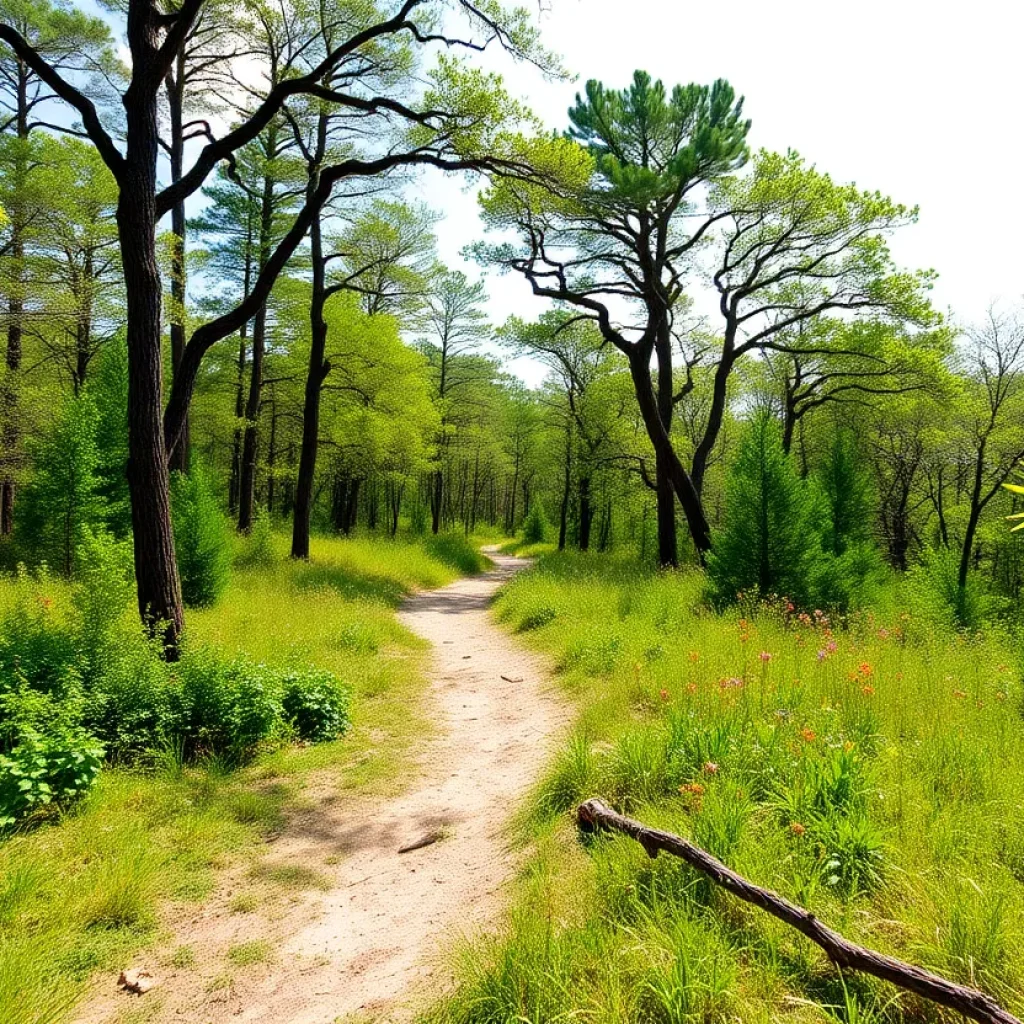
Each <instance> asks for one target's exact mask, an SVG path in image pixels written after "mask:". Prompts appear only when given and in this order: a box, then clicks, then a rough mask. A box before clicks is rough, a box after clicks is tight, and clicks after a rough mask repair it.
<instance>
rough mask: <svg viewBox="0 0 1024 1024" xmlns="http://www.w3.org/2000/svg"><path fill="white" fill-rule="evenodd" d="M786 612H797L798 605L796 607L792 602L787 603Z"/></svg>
mask: <svg viewBox="0 0 1024 1024" xmlns="http://www.w3.org/2000/svg"><path fill="white" fill-rule="evenodd" d="M786 611H787V612H794V611H796V605H794V604H793V602H792V601H787V602H786Z"/></svg>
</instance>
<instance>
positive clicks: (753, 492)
mask: <svg viewBox="0 0 1024 1024" xmlns="http://www.w3.org/2000/svg"><path fill="white" fill-rule="evenodd" d="M726 494H727V498H726V503H725V507H726V516H725V522H724V524H723V527H722V529H721V531H720V532H719V533H718V536H717V537H716V538H715V547H714V553H713V555H712V556H711V557H710V558H709V559H708V576H709V578H710V580H711V584H712V589H713V592H714V596H715V598H716V600H718V601H719V602H721V603H726V602H728V601H732V600H735V598H736V596H737V594H739V593H741V592H743V591H749V590H753V589H756V590H757V591H758V592H760V593H761V594H762V595H768V594H779V595H784V596H787V597H789V598H790V599H791V600H793V601H795V602H797V603H800V604H806V603H807V602H808V601H810V600H812V599H813V594H814V581H815V579H816V577H817V575H818V571H819V569H820V564H821V561H822V550H821V540H820V537H819V534H818V529H817V525H816V521H815V520H816V517H815V503H814V500H813V497H812V495H811V492H810V490H809V488H808V487H807V485H806V484H805V483H804V482H803V481H802V480H801V479H800V478H799V476H798V474H797V472H796V470H795V468H794V467H793V465H792V463H791V462H790V460H789V458H788V457H787V456H786V454H785V452H784V451H783V447H782V430H781V427H780V426H779V424H778V423H777V422H776V420H775V419H774V418H773V417H772V416H771V415H769V414H768V413H759V414H758V415H757V416H756V418H755V419H754V420H753V421H752V422H751V423H750V425H749V426H748V427H747V430H746V432H745V434H744V436H743V439H742V441H741V443H740V448H739V453H738V455H737V458H736V462H735V463H734V464H733V467H732V470H731V472H730V474H729V479H728V482H727V485H726Z"/></svg>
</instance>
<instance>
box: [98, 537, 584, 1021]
mask: <svg viewBox="0 0 1024 1024" xmlns="http://www.w3.org/2000/svg"><path fill="white" fill-rule="evenodd" d="M492 557H493V558H494V561H495V563H496V566H495V568H494V569H493V570H491V571H488V572H486V573H484V574H482V575H480V576H476V577H472V578H468V579H463V580H459V581H457V582H456V583H453V584H451V585H450V586H448V587H444V588H443V589H441V590H436V591H429V592H425V593H420V594H417V595H415V596H413V597H411V598H409V600H408V601H406V603H405V604H404V605H403V607H402V609H401V611H400V613H399V617H400V619H401V621H402V622H403V623H404V624H405V625H406V626H408V627H409V628H410V629H411V630H413V631H414V632H416V633H418V634H419V635H420V636H422V637H424V638H426V639H427V640H429V641H431V643H432V644H433V645H434V660H433V666H432V667H433V677H432V682H431V687H430V691H429V695H428V704H427V707H425V708H424V714H426V715H429V716H430V717H431V718H432V720H434V721H436V722H438V723H439V724H440V726H441V728H440V729H439V730H438V735H437V737H436V738H435V739H434V740H433V741H431V742H430V743H429V744H428V746H427V749H426V750H425V752H424V754H423V756H422V758H421V760H420V766H419V767H420V774H419V776H418V778H417V779H416V780H415V782H414V783H413V784H412V785H411V787H410V789H409V790H408V791H407V792H406V793H405V794H404V795H402V796H400V797H398V798H396V799H392V800H387V801H369V800H367V801H363V802H362V803H358V802H357V805H356V806H353V802H352V801H351V800H350V799H349V798H346V797H344V796H342V797H339V798H337V799H330V798H329V797H328V799H326V800H324V801H322V803H321V805H320V806H318V807H317V810H316V812H315V813H312V814H309V815H303V816H302V817H301V818H300V819H298V820H297V821H296V822H295V823H294V824H293V826H291V827H290V828H289V829H288V830H287V831H286V832H285V834H284V835H283V836H282V837H281V838H280V839H278V840H277V841H276V842H275V843H274V844H273V847H272V852H271V853H270V854H268V859H271V860H272V861H273V862H274V863H275V864H277V863H279V862H280V863H282V864H291V865H304V866H310V867H313V868H315V869H316V870H317V871H318V872H320V873H321V874H323V875H326V876H327V879H328V880H329V882H328V884H329V886H330V888H329V889H326V886H325V889H326V891H322V892H313V893H308V892H307V893H304V894H301V895H298V896H296V897H295V899H294V901H293V903H292V904H290V905H288V906H286V907H285V908H284V909H283V910H281V911H280V912H279V913H278V915H277V917H276V918H275V919H273V920H267V919H265V918H263V917H260V918H259V920H254V917H255V915H251V914H250V915H243V916H241V917H239V915H237V914H231V913H230V912H228V910H227V908H226V905H225V904H224V903H223V901H222V902H221V905H220V906H216V905H212V906H208V907H207V908H205V909H204V911H203V912H202V913H201V914H200V915H199V916H198V917H196V918H193V919H192V920H190V921H189V922H183V923H182V924H181V926H180V927H178V928H176V929H175V930H176V931H177V932H178V937H179V939H180V940H181V941H182V942H187V943H189V944H191V945H193V947H194V948H196V949H197V951H199V950H201V953H200V954H199V958H198V962H197V964H196V965H194V966H192V967H190V968H189V969H187V970H170V971H156V972H155V973H157V974H158V975H159V974H162V975H163V978H162V979H161V983H160V985H159V986H158V987H157V988H155V989H154V990H153V992H151V993H150V994H148V995H146V996H144V997H142V999H137V998H136V997H129V996H119V997H117V998H116V999H111V997H109V996H107V998H106V999H105V1000H103V1002H105V1004H106V1005H105V1006H104V1007H102V1012H101V1004H100V1003H97V1004H94V1007H93V1011H94V1014H95V1015H94V1014H93V1013H90V1014H89V1015H88V1016H85V1017H81V1018H80V1020H81V1021H82V1022H83V1024H96V1022H98V1021H105V1020H107V1019H109V1017H110V1011H113V1012H114V1014H115V1018H114V1019H116V1014H117V1012H118V1010H119V1009H120V1011H121V1012H123V1011H124V1009H125V1008H126V1007H127V1004H128V1003H129V1002H130V1003H131V1004H132V1005H133V1006H138V1007H139V1009H141V1008H142V1005H141V1004H143V1003H145V1002H150V1003H151V1004H152V1005H151V1007H150V1009H151V1011H152V1013H151V1014H147V1015H146V1017H145V1019H146V1020H147V1021H175V1022H178V1024H206V1022H208V1021H217V1022H220V1021H229V1020H231V1021H241V1022H247V1024H250V1022H251V1024H257V1022H258V1024H264V1022H268V1024H269V1022H274V1024H331V1022H334V1021H338V1020H342V1019H344V1018H346V1017H347V1016H349V1015H355V1016H356V1017H357V1018H358V1019H359V1020H368V1021H381V1022H383V1021H401V1020H407V1019H409V1018H410V1017H411V1015H412V1012H413V1011H412V1009H411V1007H412V1006H413V1005H415V1004H416V1003H417V1002H418V1001H422V999H423V997H424V996H429V995H436V994H437V991H438V990H439V988H441V987H443V985H444V984H445V983H446V981H447V979H446V977H445V976H444V972H443V967H442V962H441V961H440V960H439V957H440V955H441V954H442V953H443V951H444V950H445V949H446V948H447V947H449V946H450V943H451V941H452V940H453V939H454V938H455V937H456V936H457V935H459V934H465V933H466V932H469V931H473V930H475V929H479V928H481V927H485V926H486V925H487V924H488V923H491V922H493V921H494V919H495V915H496V913H497V911H499V910H500V908H501V899H500V890H501V888H502V885H503V884H504V883H505V882H506V881H507V880H508V878H509V877H510V874H511V872H512V871H513V869H514V858H513V857H512V856H511V854H510V853H509V851H508V849H507V846H506V844H505V842H504V840H503V838H502V829H503V826H504V824H505V822H506V821H507V815H508V812H509V807H510V804H511V803H513V802H514V801H515V800H516V799H517V798H518V797H520V796H521V795H522V794H523V792H524V791H525V790H526V789H527V788H528V787H529V786H530V784H531V783H532V782H533V781H534V780H535V778H536V775H537V773H538V771H539V770H540V769H541V767H542V766H543V764H544V762H545V755H546V753H547V749H548V746H549V742H550V741H551V739H552V737H553V735H554V733H555V732H556V731H557V730H558V729H559V726H560V725H561V724H562V722H563V721H564V720H565V712H564V708H563V707H562V706H561V704H560V703H559V701H558V699H557V697H556V696H555V694H554V693H553V692H552V691H551V689H550V688H549V685H548V683H547V682H546V678H547V673H546V671H545V668H544V666H543V665H542V663H541V662H540V660H539V659H537V658H536V657H535V656H534V655H532V654H530V653H529V652H527V651H524V650H523V649H521V648H520V647H518V646H517V645H516V644H515V643H514V642H513V641H512V640H511V639H510V638H509V637H508V636H506V635H505V634H504V633H502V632H501V631H500V630H499V629H498V628H497V627H496V626H494V625H493V624H492V623H491V621H490V618H489V612H488V608H489V605H490V601H491V598H492V596H493V594H494V592H495V591H496V590H497V588H498V587H499V586H500V585H501V584H502V583H503V582H504V581H505V580H507V579H508V578H509V577H511V576H512V575H513V574H514V573H515V572H516V571H518V570H519V569H520V568H522V566H523V564H524V563H523V562H521V561H519V560H517V559H514V558H510V557H507V556H502V555H497V554H493V555H492ZM438 829H442V830H443V835H444V838H443V839H442V840H441V841H439V842H436V843H433V844H432V845H429V846H426V847H424V848H421V849H418V850H416V851H413V852H409V853H405V854H399V853H398V852H397V851H398V849H399V847H401V846H403V845H405V844H407V843H410V842H414V841H415V840H417V839H419V838H421V837H423V836H424V835H426V834H429V833H431V832H434V831H436V830H438ZM325 863H326V864H328V865H333V866H327V867H325V866H324V865H325ZM260 939H262V940H264V941H266V942H268V943H269V944H271V945H272V946H273V947H274V950H275V953H274V957H273V959H272V961H271V962H269V963H266V964H261V965H258V966H255V967H253V966H250V967H245V968H238V967H232V965H231V964H230V963H229V962H228V960H226V959H225V952H226V950H227V949H228V948H229V947H231V946H232V945H237V944H238V943H239V942H246V941H252V940H260ZM225 970H226V971H227V977H226V978H225ZM218 977H219V978H220V979H221V980H220V982H219V983H218V981H217V979H218ZM426 979H430V984H429V991H428V987H427V985H426V984H425V981H426Z"/></svg>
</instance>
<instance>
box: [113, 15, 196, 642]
mask: <svg viewBox="0 0 1024 1024" xmlns="http://www.w3.org/2000/svg"><path fill="white" fill-rule="evenodd" d="M128 28H129V31H128V35H129V40H130V43H131V50H132V57H133V63H134V66H135V67H137V68H144V67H146V66H149V65H150V62H151V61H155V60H156V55H157V52H158V50H159V46H160V41H161V32H160V30H159V29H158V27H157V25H156V23H155V17H154V13H153V11H152V10H151V9H147V10H146V11H145V12H140V13H137V14H135V16H134V17H133V16H132V15H131V14H130V15H129V26H128ZM124 106H125V112H126V115H127V122H126V123H127V156H126V158H125V163H124V165H123V167H122V170H121V180H120V181H119V183H118V184H119V198H118V204H117V225H118V232H119V237H120V243H121V259H122V264H123V268H124V279H125V290H126V296H127V319H128V467H127V477H128V488H129V493H130V496H131V505H132V539H133V543H134V550H135V579H136V585H137V592H138V603H139V612H140V614H141V615H142V617H143V619H144V620H145V621H147V622H148V623H150V625H151V626H152V627H154V628H156V627H159V628H160V630H161V632H162V635H163V639H164V644H165V647H166V651H167V655H168V657H170V658H175V657H177V653H178V639H179V636H180V634H181V629H182V625H183V622H184V613H183V609H182V603H181V584H180V582H179V579H178V567H177V563H176V562H175V557H174V532H173V529H172V526H171V503H170V481H169V475H168V467H167V451H166V448H165V446H164V431H163V420H162V415H161V414H162V410H163V367H162V365H161V323H160V302H161V281H160V269H159V266H158V263H157V253H156V223H157V209H156V166H157V149H158V141H157V140H158V134H157V97H156V91H155V90H151V91H141V92H140V87H139V86H138V85H137V83H136V82H133V84H132V86H131V87H129V89H128V91H127V93H126V94H125V98H124Z"/></svg>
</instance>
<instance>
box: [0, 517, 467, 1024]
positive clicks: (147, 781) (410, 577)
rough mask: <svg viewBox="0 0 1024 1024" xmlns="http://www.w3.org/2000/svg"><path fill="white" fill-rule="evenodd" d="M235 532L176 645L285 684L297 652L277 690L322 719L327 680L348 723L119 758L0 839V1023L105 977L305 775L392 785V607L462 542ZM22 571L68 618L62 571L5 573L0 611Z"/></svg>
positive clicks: (399, 757)
mask: <svg viewBox="0 0 1024 1024" xmlns="http://www.w3.org/2000/svg"><path fill="white" fill-rule="evenodd" d="M237 547H238V550H237V552H236V569H235V571H234V573H233V575H232V578H231V580H230V582H229V583H228V585H227V588H226V591H225V592H224V594H223V596H222V597H221V599H220V601H219V603H218V604H217V605H215V606H213V607H209V608H204V609H201V610H196V611H193V612H192V613H191V614H190V615H189V617H188V624H187V625H188V637H189V643H191V644H194V645H198V646H201V647H203V648H204V649H208V650H210V651H214V652H216V653H217V655H218V657H221V658H222V659H223V660H224V661H225V663H228V664H230V663H232V662H233V660H234V659H237V658H242V659H244V661H245V662H246V663H247V664H256V665H260V666H264V667H265V669H266V671H267V672H268V673H271V674H273V675H274V676H275V677H280V678H282V679H284V680H285V685H286V687H287V681H288V680H289V679H290V678H293V674H294V667H295V666H296V665H297V664H298V665H303V666H309V667H310V669H309V671H310V672H312V673H314V674H313V675H307V677H306V679H305V681H304V682H305V685H304V686H303V687H302V688H301V693H299V692H298V691H297V690H296V688H295V687H291V688H290V689H286V691H285V697H284V700H285V702H286V703H287V702H288V701H291V702H292V704H291V711H290V714H291V715H292V716H293V718H294V719H295V720H296V721H302V722H309V723H312V725H311V726H310V728H316V727H322V726H323V723H324V722H325V721H326V722H327V723H328V727H330V724H331V720H330V717H329V712H330V708H331V707H332V706H333V705H330V702H329V701H326V702H325V699H324V697H325V690H326V689H327V684H326V680H327V679H338V680H341V681H343V683H344V684H345V686H346V687H347V688H348V690H349V692H350V693H351V698H352V704H351V717H352V729H351V732H350V733H349V734H348V735H347V736H346V738H345V739H344V740H343V741H341V742H337V743H332V742H327V743H320V744H315V745H306V744H301V745H297V744H293V743H281V742H277V743H273V744H266V745H264V747H263V748H262V749H261V750H260V751H257V752H256V756H255V759H254V760H253V761H252V762H251V763H249V764H248V765H245V766H243V767H237V766H235V762H234V761H233V760H232V759H231V758H230V757H226V756H215V755H206V756H201V757H200V758H199V759H198V760H197V761H193V760H190V759H189V758H188V757H187V751H185V750H184V749H182V747H181V746H173V745H172V746H168V747H166V748H164V749H162V750H159V751H157V752H155V754H154V755H153V756H151V757H149V758H147V759H145V760H144V762H141V763H140V762H137V763H135V764H134V765H133V766H131V767H125V766H122V767H117V766H111V765H107V766H106V767H104V768H103V770H102V771H101V772H100V773H99V776H98V779H97V781H96V783H95V785H94V786H93V787H92V789H91V790H90V791H89V792H88V794H87V795H86V796H85V797H84V798H83V799H81V800H79V801H77V802H74V803H72V804H70V805H69V806H67V807H66V808H64V809H60V808H57V809H54V810H53V811H52V812H51V814H50V816H49V818H48V819H47V820H45V821H44V822H42V823H38V822H32V823H30V824H31V827H27V826H23V827H22V828H21V830H20V831H18V832H16V833H15V834H14V835H12V836H9V837H8V838H7V839H6V840H4V841H2V842H0V1020H2V1021H4V1024H49V1022H61V1021H65V1020H67V1019H69V1017H70V1016H71V1014H72V1009H73V1006H74V1004H75V1001H76V999H77V998H78V997H79V995H80V993H81V992H82V991H83V988H84V986H85V985H86V983H87V981H88V979H89V977H90V976H91V975H92V974H93V973H94V972H96V971H107V972H113V973H114V974H115V975H116V972H117V971H118V970H120V969H121V968H122V967H124V966H125V964H126V963H127V962H128V961H129V959H130V958H131V957H132V956H133V955H134V954H135V953H136V951H138V950H139V949H141V948H142V947H144V946H146V945H150V944H153V943H154V942H157V941H159V936H160V929H159V925H160V920H161V917H162V916H163V915H164V914H165V912H168V911H170V912H174V908H175V907H182V906H187V905H188V904H189V903H193V902H196V901H199V900H202V899H204V898H206V897H207V896H208V895H209V894H210V892H211V891H212V890H213V889H214V888H215V887H216V885H217V880H218V877H219V873H220V872H221V871H222V870H223V869H224V868H225V867H226V866H227V865H228V864H230V863H232V862H236V861H238V860H239V859H242V860H245V859H248V858H256V859H258V857H259V854H260V851H261V849H262V848H263V844H262V842H261V839H263V838H265V837H266V836H267V835H268V834H272V833H273V832H274V831H275V830H277V829H279V828H280V827H281V823H282V821H283V819H284V817H285V816H286V815H287V813H288V811H289V809H290V808H291V807H293V806H294V807H300V806H301V805H302V801H303V790H304V789H305V788H307V787H308V786H310V785H312V784H314V782H316V781H317V780H319V781H321V782H329V783H330V784H331V785H332V786H336V787H340V788H341V789H343V790H344V789H356V788H358V789H359V790H361V791H363V792H370V791H372V792H389V793H390V792H395V791H397V790H398V789H400V788H401V787H402V785H403V780H404V778H405V777H406V772H405V768H406V767H407V765H408V764H409V758H410V755H411V753H412V751H413V750H414V749H415V748H416V745H417V743H418V742H420V741H421V740H422V738H423V737H424V736H425V735H426V733H427V727H426V726H425V725H424V723H423V721H422V716H421V715H419V714H418V710H417V709H418V697H419V694H420V692H421V688H422V685H423V680H424V677H425V676H424V673H423V671H422V669H423V664H424V662H423V658H424V655H425V645H424V644H423V643H422V642H421V641H420V640H418V639H417V638H415V637H414V636H412V635H411V634H410V633H409V632H408V631H406V630H405V629H404V628H403V627H402V626H401V625H400V624H399V623H398V621H397V619H396V617H395V615H394V609H395V608H396V606H397V605H398V603H399V602H400V601H401V600H402V598H403V597H404V595H405V594H406V593H408V592H409V591H410V590H411V589H413V588H419V587H436V586H440V585H443V584H445V583H447V582H449V581H451V580H452V579H454V578H455V576H456V575H457V570H456V568H454V567H453V564H454V563H455V562H456V555H458V556H459V558H463V556H464V553H463V554H461V555H460V554H459V551H460V550H461V545H456V546H455V548H454V549H443V550H439V546H427V545H424V544H422V543H418V542H417V543H412V542H402V541H396V542H390V543H389V542H381V541H379V540H333V539H327V538H318V540H317V542H316V545H315V549H314V554H315V557H314V560H313V561H311V562H309V563H295V562H291V561H289V560H288V559H287V558H286V557H285V551H286V539H285V538H284V537H281V536H278V535H275V534H272V533H270V532H268V531H266V530H262V529H261V530H260V531H259V532H257V533H256V535H255V536H254V537H252V538H249V539H247V540H240V541H238V542H237ZM253 548H258V550H251V549H253ZM463 564H465V562H463ZM26 586H32V587H34V589H35V590H36V591H37V595H36V596H37V598H38V603H39V607H40V608H41V609H44V611H45V614H46V616H52V617H53V618H54V619H55V620H59V619H61V618H63V617H65V616H70V615H72V613H73V609H72V595H71V591H70V588H69V586H68V585H67V584H65V583H63V582H61V581H60V580H58V579H55V578H48V577H47V578H43V579H42V581H40V579H36V581H35V582H34V583H26V582H25V581H22V582H21V583H18V582H17V581H16V580H14V579H12V578H9V577H8V578H3V579H0V616H4V615H6V614H7V613H9V612H10V611H11V610H12V608H13V607H14V605H16V604H17V602H19V601H21V600H22V598H23V594H21V593H20V592H19V588H24V587H26ZM96 599H97V604H98V605H102V603H103V595H102V594H97V595H96ZM94 611H95V614H97V615H98V614H99V613H100V611H101V608H100V607H97V608H96V609H95V610H94ZM90 614H92V613H90ZM317 672H319V673H322V676H316V675H315V673H317ZM290 673H292V675H289V674H290ZM289 695H290V696H289ZM325 708H326V710H325ZM285 738H286V737H285ZM313 738H317V737H313ZM311 870H312V869H311Z"/></svg>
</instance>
